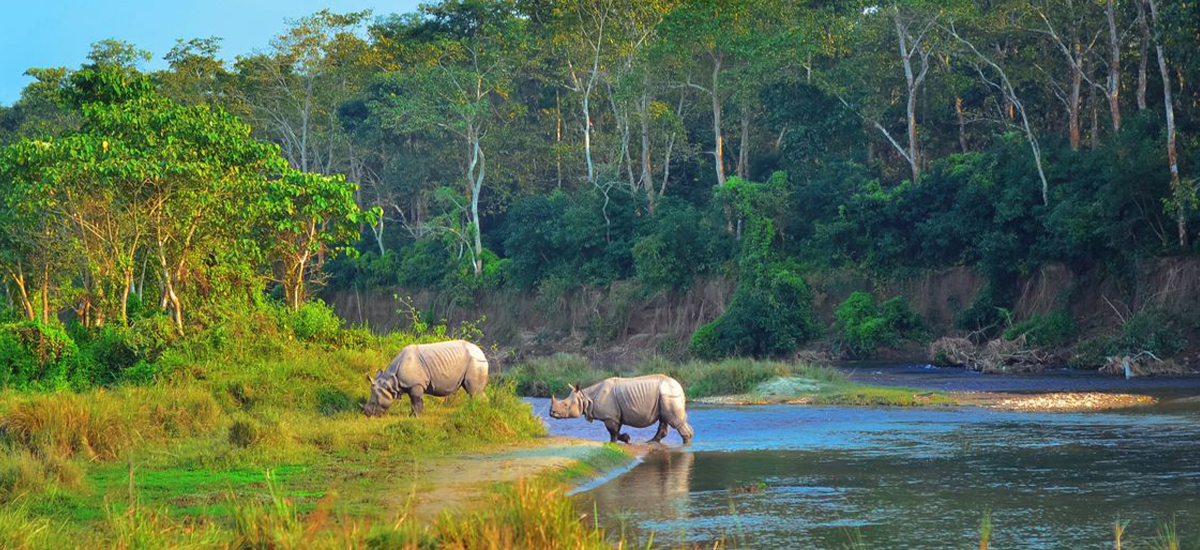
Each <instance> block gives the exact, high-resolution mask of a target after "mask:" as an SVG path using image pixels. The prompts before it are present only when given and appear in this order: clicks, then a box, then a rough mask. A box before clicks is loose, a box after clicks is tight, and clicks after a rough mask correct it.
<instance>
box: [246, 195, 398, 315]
mask: <svg viewBox="0 0 1200 550" xmlns="http://www.w3.org/2000/svg"><path fill="white" fill-rule="evenodd" d="M354 190H355V186H354V185H353V184H347V183H346V181H345V179H344V178H342V177H341V176H323V175H320V174H312V173H304V172H297V171H288V172H286V173H285V174H284V175H283V177H279V178H272V179H270V180H269V181H268V182H267V183H266V190H265V192H264V193H263V194H262V196H261V198H260V199H259V201H258V204H256V205H255V211H256V212H261V213H262V214H263V223H262V229H261V230H262V231H263V235H262V237H261V238H260V239H259V242H261V243H263V245H264V246H265V248H266V250H267V253H268V257H269V258H270V260H271V262H272V263H273V264H274V266H275V268H274V272H275V279H276V281H277V282H278V283H279V284H280V285H281V286H283V289H284V295H285V297H286V300H287V303H288V305H289V306H291V307H292V309H299V308H300V306H301V305H303V304H304V301H305V298H306V297H307V287H308V284H309V283H310V282H311V281H313V280H314V279H315V278H316V277H317V276H318V275H319V273H320V272H319V269H320V266H321V264H322V263H323V262H324V261H325V259H326V258H328V257H331V256H333V255H335V254H337V253H340V252H343V251H346V250H352V249H347V248H345V247H344V246H341V245H339V243H346V242H351V241H353V240H355V239H356V238H357V237H358V228H359V226H360V224H362V223H374V220H373V218H374V216H377V215H378V212H377V211H368V212H363V211H361V210H359V208H358V206H357V205H356V204H355V203H354Z"/></svg>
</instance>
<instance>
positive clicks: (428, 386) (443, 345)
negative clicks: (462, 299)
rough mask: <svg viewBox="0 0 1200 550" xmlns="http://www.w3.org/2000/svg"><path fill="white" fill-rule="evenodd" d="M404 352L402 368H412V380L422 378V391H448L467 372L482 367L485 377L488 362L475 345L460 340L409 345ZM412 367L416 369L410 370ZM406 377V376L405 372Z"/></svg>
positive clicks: (458, 382)
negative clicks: (423, 387) (405, 356)
mask: <svg viewBox="0 0 1200 550" xmlns="http://www.w3.org/2000/svg"><path fill="white" fill-rule="evenodd" d="M405 353H411V354H412V357H410V358H406V360H405V361H404V362H405V363H407V365H405V367H407V368H406V369H405V370H409V371H410V372H412V378H413V382H424V384H425V393H428V394H430V395H450V394H452V393H454V392H456V391H458V389H459V388H461V387H462V385H463V381H464V380H465V379H466V377H467V375H468V373H470V372H472V371H475V372H479V371H480V370H482V373H483V376H484V379H485V380H486V377H487V369H488V363H487V359H486V358H485V357H484V355H483V351H482V350H480V349H479V347H478V346H476V345H474V344H471V343H469V342H464V341H462V340H454V341H450V342H438V343H436V344H421V345H416V346H410V347H409V348H406V349H405ZM414 371H416V372H414ZM405 378H408V376H405Z"/></svg>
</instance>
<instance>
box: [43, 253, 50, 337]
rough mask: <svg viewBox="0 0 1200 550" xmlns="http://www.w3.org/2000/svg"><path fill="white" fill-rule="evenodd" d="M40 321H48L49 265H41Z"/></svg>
mask: <svg viewBox="0 0 1200 550" xmlns="http://www.w3.org/2000/svg"><path fill="white" fill-rule="evenodd" d="M42 322H43V323H49V322H50V265H49V264H45V265H43V266H42Z"/></svg>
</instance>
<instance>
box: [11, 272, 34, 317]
mask: <svg viewBox="0 0 1200 550" xmlns="http://www.w3.org/2000/svg"><path fill="white" fill-rule="evenodd" d="M8 274H9V276H10V277H12V280H13V284H15V285H17V294H19V295H20V299H21V309H24V310H25V317H26V318H27V319H29V320H30V321H36V320H37V312H35V311H34V310H33V302H31V301H30V300H29V290H28V287H27V286H26V285H25V273H24V272H23V271H22V269H21V268H20V267H17V268H16V269H10V270H8Z"/></svg>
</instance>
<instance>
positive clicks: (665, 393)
mask: <svg viewBox="0 0 1200 550" xmlns="http://www.w3.org/2000/svg"><path fill="white" fill-rule="evenodd" d="M580 416H582V417H584V418H587V419H588V422H591V421H593V420H599V421H601V422H604V427H605V428H608V435H609V438H610V439H609V441H611V442H613V443H616V442H617V440H618V439H619V440H621V441H624V442H626V443H629V436H628V435H626V434H622V433H621V426H625V425H628V426H633V427H635V428H645V427H647V426H649V425H651V424H654V423H655V422H658V432H657V433H655V434H654V438H653V439H651V440H650V442H651V443H657V442H659V441H662V438H664V437H666V436H667V426H670V427H672V428H675V431H677V432H679V437H682V438H683V444H684V445H687V444H689V443H691V441H692V434H693V432H692V427H691V426H689V425H688V422H687V410H686V409H685V403H684V396H683V386H681V385H679V382H677V381H676V380H675V379H674V378H671V377H670V376H666V375H663V374H650V375H647V376H639V377H637V378H609V379H607V380H605V381H603V382H600V383H597V384H593V385H591V386H588V387H586V388H584V389H582V390H581V389H579V388H577V387H575V386H571V395H569V396H567V398H566V399H563V400H558V399H555V398H554V397H553V396H551V397H550V417H551V418H560V419H561V418H579V417H580Z"/></svg>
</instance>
